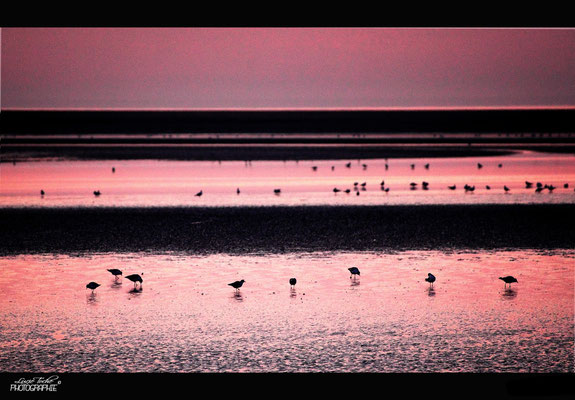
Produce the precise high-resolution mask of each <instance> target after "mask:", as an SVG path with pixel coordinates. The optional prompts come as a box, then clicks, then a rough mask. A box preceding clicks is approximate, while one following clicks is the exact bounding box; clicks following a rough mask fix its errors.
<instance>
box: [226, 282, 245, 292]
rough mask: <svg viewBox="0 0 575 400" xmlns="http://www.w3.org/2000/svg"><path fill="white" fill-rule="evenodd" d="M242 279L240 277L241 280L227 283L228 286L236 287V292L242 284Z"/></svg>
mask: <svg viewBox="0 0 575 400" xmlns="http://www.w3.org/2000/svg"><path fill="white" fill-rule="evenodd" d="M244 282H245V281H244V280H243V279H242V280H241V281H235V282H232V283H228V285H229V286H231V287H233V288H234V289H236V292H238V291H239V290H240V288H241V287H242V285H243V284H244Z"/></svg>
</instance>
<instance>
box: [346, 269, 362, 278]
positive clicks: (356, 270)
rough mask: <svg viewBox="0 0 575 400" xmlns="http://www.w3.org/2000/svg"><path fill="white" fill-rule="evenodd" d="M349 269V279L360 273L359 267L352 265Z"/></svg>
mask: <svg viewBox="0 0 575 400" xmlns="http://www.w3.org/2000/svg"><path fill="white" fill-rule="evenodd" d="M347 270H348V271H349V272H350V273H351V275H350V276H349V279H351V278H355V275H360V273H359V269H358V268H357V267H351V268H348V269H347Z"/></svg>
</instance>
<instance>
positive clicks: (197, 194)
mask: <svg viewBox="0 0 575 400" xmlns="http://www.w3.org/2000/svg"><path fill="white" fill-rule="evenodd" d="M202 194H204V191H203V190H200V191H199V192H198V193H196V194H195V196H198V197H200V196H201V195H202Z"/></svg>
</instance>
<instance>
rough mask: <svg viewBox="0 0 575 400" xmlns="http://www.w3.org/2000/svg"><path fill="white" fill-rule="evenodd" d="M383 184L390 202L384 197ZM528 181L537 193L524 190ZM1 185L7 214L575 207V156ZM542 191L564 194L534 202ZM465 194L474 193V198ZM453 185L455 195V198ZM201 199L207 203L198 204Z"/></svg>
mask: <svg viewBox="0 0 575 400" xmlns="http://www.w3.org/2000/svg"><path fill="white" fill-rule="evenodd" d="M348 163H349V167H347V164H348ZM364 164H365V166H364ZM386 164H387V169H386ZM412 164H414V167H413V168H412V167H411V165H412ZM426 164H429V165H428V168H425V165H426ZM478 164H481V165H482V168H478ZM500 164H501V167H499V165H500ZM313 167H316V169H315V170H314V168H313ZM332 167H333V170H332ZM112 168H115V172H112ZM382 181H383V182H384V186H383V187H384V188H389V192H385V191H383V190H382V186H381V182H382ZM424 181H425V182H428V183H429V186H428V190H423V188H422V183H423V182H424ZM525 181H530V182H533V183H534V186H533V188H531V189H526V188H525ZM0 182H1V184H0V206H1V207H15V206H26V207H66V206H83V207H98V206H105V207H114V206H135V207H149V206H194V205H199V206H253V205H262V206H266V205H326V204H327V205H378V204H520V203H521V204H525V203H573V202H575V191H574V188H575V156H574V155H571V154H551V153H536V152H529V151H524V152H518V153H516V154H514V155H511V156H499V157H472V158H430V159H389V160H383V159H380V160H333V161H332V160H327V161H326V160H322V161H299V162H296V161H285V162H284V161H253V162H251V163H250V162H243V161H238V162H233V161H227V162H226V161H224V162H217V161H212V162H210V161H158V160H128V161H35V162H17V163H16V164H10V163H2V164H0ZM412 182H413V183H416V184H417V186H415V190H411V186H410V183H412ZM537 182H541V183H542V184H543V185H545V184H550V185H553V186H555V187H556V189H555V190H554V191H553V192H549V191H547V190H544V191H542V192H541V193H535V184H536V183H537ZM354 183H357V186H354ZM362 183H365V186H364V187H362V186H361V184H362ZM465 184H468V185H471V186H475V191H474V192H466V191H465V190H464V189H463V187H464V185H465ZM565 184H567V185H568V187H567V188H565V187H564V185H565ZM451 185H456V189H455V190H450V189H448V186H451ZM487 185H489V186H490V188H491V189H490V190H488V189H487V188H486V186H487ZM504 185H506V186H507V187H508V188H509V189H510V191H509V192H508V193H506V192H505V191H504V189H503V186H504ZM238 188H239V189H240V194H237V192H236V190H237V189H238ZM334 188H338V189H340V190H342V191H341V192H338V193H334V192H333V189H334ZM354 188H357V189H358V190H354ZM363 188H365V190H363ZM274 189H281V193H280V194H278V195H276V194H274ZM346 189H349V190H350V193H349V194H346V193H345V192H344V191H345V190H346ZM40 190H44V192H45V193H46V194H45V195H44V196H41V195H40ZM96 190H99V191H100V192H101V195H100V196H99V197H95V196H94V194H93V192H94V191H96ZM200 191H202V194H203V195H202V196H201V197H198V196H195V194H196V193H198V192H200ZM357 193H359V195H357Z"/></svg>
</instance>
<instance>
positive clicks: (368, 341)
mask: <svg viewBox="0 0 575 400" xmlns="http://www.w3.org/2000/svg"><path fill="white" fill-rule="evenodd" d="M574 259H575V252H574V251H573V250H553V251H535V250H525V251H511V250H510V251H494V252H469V251H467V252H457V251H453V252H436V251H409V252H397V253H386V254H379V253H370V252H353V253H348V252H345V253H344V252H335V253H290V254H284V255H269V254H265V255H264V254H262V255H242V256H239V255H238V256H234V255H227V254H212V255H209V256H195V255H190V254H184V253H166V254H147V253H133V254H131V253H122V254H117V253H104V254H78V255H21V256H13V257H3V258H2V260H1V262H2V265H3V269H2V273H1V274H0V309H1V310H2V313H1V314H0V326H2V329H1V330H0V365H1V366H2V367H1V368H2V371H10V372H14V371H20V372H21V371H35V372H39V371H54V370H58V371H63V372H64V371H92V372H93V371H108V372H110V371H119V372H129V371H131V372H140V371H145V372H152V371H173V372H187V371H253V372H269V371H300V372H305V371H345V372H360V371H367V372H412V371H425V372H443V371H451V372H463V371H467V372H573V370H574V360H573V345H574V342H573V340H574V339H573V321H574V320H573V318H574V310H573V296H574V281H573V274H574V272H575V269H574V268H575V267H574V266H575V262H574ZM349 266H358V267H359V268H360V269H361V277H360V278H359V279H358V280H357V281H355V282H354V281H353V280H350V279H349V272H348V271H347V268H348V267H349ZM107 268H120V269H122V270H123V271H124V276H125V275H127V274H130V273H144V275H143V277H144V283H143V288H142V290H141V291H134V290H133V285H132V283H131V282H129V281H128V280H126V279H122V280H121V281H120V282H116V281H114V278H113V276H112V275H111V274H109V273H108V272H107V271H106V269H107ZM428 272H433V273H434V274H435V275H436V276H437V281H436V283H435V286H434V289H433V290H431V289H430V288H429V284H428V283H427V282H425V281H424V278H425V277H426V276H427V273H428ZM502 275H513V276H515V277H516V278H517V279H518V281H519V282H518V283H517V284H513V287H512V290H505V289H504V284H503V282H502V281H500V280H498V279H497V278H498V277H499V276H502ZM291 277H297V279H298V283H297V285H296V288H295V290H293V291H292V290H291V289H290V285H289V278H291ZM239 279H245V280H246V283H245V284H244V286H243V287H242V288H241V290H240V294H239V295H236V294H235V293H234V289H232V288H231V287H230V286H228V285H227V284H228V283H230V282H233V281H235V280H239ZM92 280H95V281H97V282H98V283H100V284H101V285H102V286H101V287H99V288H98V289H96V291H95V293H94V294H91V292H90V290H87V289H85V285H86V283H87V282H89V281H92Z"/></svg>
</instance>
